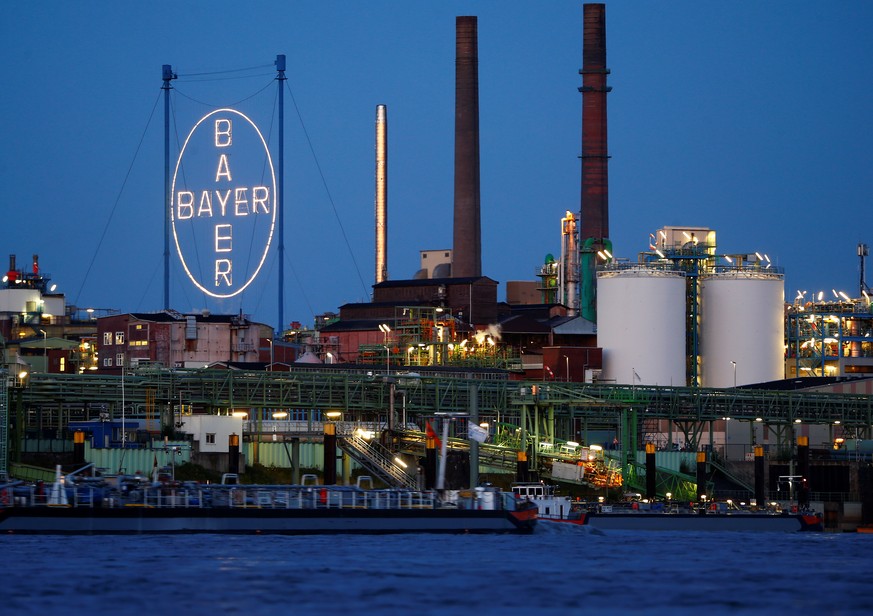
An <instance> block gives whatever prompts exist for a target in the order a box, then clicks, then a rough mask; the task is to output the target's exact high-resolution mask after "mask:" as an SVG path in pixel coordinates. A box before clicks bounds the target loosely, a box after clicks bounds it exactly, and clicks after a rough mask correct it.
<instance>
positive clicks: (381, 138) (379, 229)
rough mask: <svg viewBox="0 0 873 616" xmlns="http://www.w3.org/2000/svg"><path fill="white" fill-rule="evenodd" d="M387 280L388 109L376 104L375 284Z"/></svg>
mask: <svg viewBox="0 0 873 616" xmlns="http://www.w3.org/2000/svg"><path fill="white" fill-rule="evenodd" d="M386 280H388V110H387V108H386V107H385V105H376V284H379V283H380V282H385V281H386Z"/></svg>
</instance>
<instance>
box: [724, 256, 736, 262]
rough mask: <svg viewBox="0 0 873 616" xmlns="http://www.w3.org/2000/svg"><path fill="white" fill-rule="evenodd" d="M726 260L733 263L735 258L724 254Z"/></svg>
mask: <svg viewBox="0 0 873 616" xmlns="http://www.w3.org/2000/svg"><path fill="white" fill-rule="evenodd" d="M724 260H725V261H727V262H728V263H733V262H734V260H733V259H731V258H730V256H728V255H725V256H724Z"/></svg>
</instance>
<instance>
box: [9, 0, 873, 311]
mask: <svg viewBox="0 0 873 616" xmlns="http://www.w3.org/2000/svg"><path fill="white" fill-rule="evenodd" d="M606 5H607V11H606V26H607V64H608V66H609V68H610V69H611V71H612V73H611V75H610V78H609V85H611V86H612V88H613V90H612V93H611V94H610V95H609V100H608V105H609V107H608V109H609V111H608V113H609V150H610V155H611V157H612V158H611V161H610V167H609V179H610V231H611V233H610V234H611V236H612V241H613V246H614V249H615V250H614V252H615V253H616V256H618V257H626V258H630V259H635V258H636V255H637V253H638V252H639V251H641V250H645V249H646V247H647V244H648V235H649V233H650V232H653V231H655V230H656V229H658V228H660V227H662V226H664V225H689V226H692V225H693V226H707V227H710V228H713V229H715V230H716V231H717V233H718V241H719V249H720V251H722V252H731V253H736V252H743V251H747V252H754V251H761V252H766V253H767V254H768V255H769V256H770V257H771V259H772V260H773V261H774V262H775V263H776V264H778V265H780V266H782V267H784V268H785V271H786V285H785V288H786V297H788V298H791V297H793V296H794V295H795V294H796V292H797V290H799V289H803V290H810V291H812V292H816V291H818V290H825V291H826V292H827V293H830V290H831V289H836V290H838V291H839V290H843V291H845V292H847V293H849V294H850V295H853V296H854V295H857V294H858V278H859V261H858V258H857V256H856V246H857V244H858V243H859V242H865V243H867V244H873V231H871V230H873V214H871V208H870V200H871V194H873V179H871V178H873V173H871V169H873V147H871V144H873V119H871V110H873V63H871V58H873V37H871V36H870V34H869V32H870V30H871V27H873V3H869V2H863V1H860V0H859V1H847V2H835V3H828V4H827V5H825V4H822V3H821V2H812V1H807V0H801V1H798V2H775V1H774V2H751V1H748V2H747V1H739V2H730V3H715V2H670V3H663V2H644V1H615V2H607V3H606ZM457 15H477V16H478V18H479V79H480V131H481V132H480V135H481V178H482V195H481V202H482V229H483V238H482V254H483V257H482V261H483V263H482V270H483V274H484V275H487V276H489V277H491V278H493V279H495V280H497V281H499V282H500V283H501V288H500V291H499V298H500V299H503V298H504V297H505V291H504V287H503V284H502V283H505V282H506V281H508V280H527V279H534V272H535V270H536V268H537V266H538V265H539V264H541V263H542V261H543V258H544V256H545V255H546V254H547V253H556V254H557V252H558V251H559V248H560V218H561V216H562V215H563V213H564V212H565V211H566V210H568V209H569V210H573V211H578V209H579V182H580V164H579V159H578V156H579V153H580V149H581V145H580V142H581V95H580V94H579V93H578V91H577V88H578V87H579V85H580V84H581V80H580V79H581V78H580V76H579V74H578V70H579V68H580V67H581V64H582V3H581V2H544V3H539V2H522V1H513V0H502V1H499V2H497V1H495V2H460V1H458V2H399V1H398V2H390V1H380V0H372V1H369V2H338V1H337V2H295V1H289V2H269V1H260V2H259V1H255V2H221V1H217V2H175V1H174V2H161V1H157V2H148V3H144V2H108V1H99V2H97V1H90V2H89V1H85V2H76V3H69V2H9V3H3V4H2V6H0V34H2V36H0V51H2V57H3V58H5V59H6V63H5V74H4V80H5V83H6V86H5V87H4V90H3V94H2V96H0V111H2V115H3V118H4V122H3V125H2V129H0V131H2V132H0V135H2V147H0V179H2V184H3V187H4V191H3V199H2V203H3V205H2V211H3V213H4V217H3V218H4V222H3V233H2V235H0V244H2V247H0V251H2V254H3V258H4V259H5V258H6V257H5V255H6V254H16V255H18V260H19V265H22V264H24V265H26V264H27V263H28V262H29V259H30V256H31V255H32V254H34V253H38V254H39V255H40V263H41V266H42V270H43V271H44V272H48V273H50V274H51V276H52V280H53V282H55V283H57V284H58V290H59V291H62V292H64V293H65V294H66V295H67V301H68V303H71V304H76V305H78V306H80V307H82V308H86V307H96V308H116V309H119V310H124V311H152V310H159V309H161V308H162V306H163V282H162V278H161V275H162V264H163V260H162V259H163V257H162V255H163V197H162V194H163V165H164V162H163V104H162V102H161V101H160V98H159V97H160V93H161V92H160V87H161V84H162V82H161V66H162V65H163V64H171V65H172V66H173V69H174V71H176V72H177V73H178V74H179V79H178V80H177V81H175V82H173V86H174V88H175V90H174V93H173V109H174V114H173V118H174V119H173V122H174V127H173V129H172V133H173V140H174V143H175V140H176V139H178V140H180V141H181V140H184V138H185V136H186V135H187V133H188V132H189V131H190V130H191V128H192V127H193V126H194V123H195V122H196V121H197V119H199V118H200V117H201V116H203V115H205V114H206V113H208V112H209V111H211V110H212V109H214V108H216V107H221V106H235V108H237V109H240V110H241V111H243V112H244V113H246V114H248V115H249V116H250V117H252V119H253V120H254V121H255V122H256V123H257V124H258V125H259V127H260V128H261V130H262V131H263V132H264V134H265V138H267V140H269V141H270V142H271V143H273V144H274V143H275V141H276V139H277V137H276V135H277V129H276V126H275V123H276V115H275V112H274V105H275V97H276V86H275V81H273V77H275V72H274V70H273V67H272V64H273V61H274V60H275V57H276V54H279V53H283V54H285V55H286V56H287V63H288V65H287V71H286V75H287V77H288V90H286V97H285V98H286V106H285V107H286V115H285V121H286V131H285V144H286V149H285V201H286V231H285V233H286V236H285V237H286V267H285V271H286V284H285V309H284V311H285V322H286V323H287V322H290V321H294V320H296V321H301V322H303V323H305V324H311V323H312V318H313V315H314V314H318V313H320V312H323V311H329V310H336V309H337V308H338V307H339V306H340V305H342V304H344V303H346V302H356V301H366V300H367V299H368V294H369V293H370V291H371V289H370V287H371V285H372V283H373V279H374V273H373V271H374V254H373V252H374V248H373V246H374V224H373V194H374V116H375V108H376V105H378V104H386V105H387V106H388V119H389V129H388V131H389V260H388V269H389V275H390V277H391V278H392V279H402V278H409V277H411V276H412V275H413V274H414V272H415V271H416V270H417V269H418V267H419V251H420V250H424V249H438V248H449V247H451V243H452V229H451V221H452V201H453V142H454V125H453V123H454V43H455V41H454V37H455V16H457ZM251 67H256V68H254V69H253V70H250V71H240V72H232V73H230V72H224V71H233V70H235V69H242V68H251ZM212 73H214V74H212ZM219 73H220V74H219ZM230 77H237V78H235V79H230ZM243 77H244V78H243ZM244 99H245V100H244ZM204 103H205V104H204ZM156 104H157V107H156V106H155V105H156ZM298 112H299V115H298ZM301 120H302V122H301ZM174 149H177V146H175V145H174ZM313 153H314V154H313ZM174 163H175V160H174V161H173V164H174ZM868 265H871V264H868ZM868 269H871V268H870V267H868ZM277 271H278V265H277V263H276V253H275V251H271V252H270V254H269V255H268V256H267V259H266V260H265V262H264V266H263V269H262V271H261V273H260V275H259V277H258V278H257V280H256V281H255V282H254V283H252V284H251V285H250V287H249V288H247V289H246V291H245V292H244V294H243V295H242V296H241V297H240V296H237V297H235V298H231V299H225V300H220V301H219V300H213V299H210V298H207V297H205V296H204V295H203V294H202V293H201V292H200V291H198V289H197V288H196V287H195V286H194V285H193V284H192V283H191V282H190V281H188V280H187V278H185V277H184V274H183V272H182V270H181V268H180V264H179V258H178V257H177V256H176V254H175V250H174V251H173V258H172V266H171V272H172V275H171V279H172V283H171V291H170V295H171V303H172V305H173V307H174V308H175V309H177V310H180V311H189V310H200V309H203V308H208V309H210V310H212V311H213V312H230V313H235V312H237V311H239V310H240V309H241V310H242V311H243V312H244V313H246V314H250V315H252V317H253V318H255V319H256V320H259V321H262V322H265V323H270V324H273V325H275V324H276V320H277V295H276V288H277V282H276V280H277ZM867 281H868V283H870V282H873V275H868V276H867Z"/></svg>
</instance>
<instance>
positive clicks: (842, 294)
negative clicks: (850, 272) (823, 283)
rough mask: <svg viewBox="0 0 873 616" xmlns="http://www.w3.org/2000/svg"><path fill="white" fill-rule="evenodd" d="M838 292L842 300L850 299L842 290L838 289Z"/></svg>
mask: <svg viewBox="0 0 873 616" xmlns="http://www.w3.org/2000/svg"><path fill="white" fill-rule="evenodd" d="M839 293H840V297H842V298H843V299H844V300H846V301H847V302H850V301H852V300H850V299H849V296H848V295H846V294H845V293H843V292H842V291H840V292H839Z"/></svg>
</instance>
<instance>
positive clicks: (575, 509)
mask: <svg viewBox="0 0 873 616" xmlns="http://www.w3.org/2000/svg"><path fill="white" fill-rule="evenodd" d="M512 492H513V493H514V494H515V495H516V497H517V498H519V499H527V500H529V501H530V502H532V503H534V504H535V505H536V506H537V509H538V518H539V519H540V520H544V521H549V522H562V523H569V524H577V525H580V526H584V527H586V528H589V529H591V530H601V531H613V530H614V531H625V530H630V531H653V530H661V531H703V530H705V531H751V532H761V531H783V532H791V531H822V530H824V526H823V524H822V518H821V516H820V515H818V514H816V513H815V512H810V511H790V512H789V511H783V510H782V509H781V507H778V506H771V507H768V508H767V509H766V510H763V511H749V510H746V509H740V508H737V507H732V506H731V503H729V502H719V503H712V502H710V503H707V504H706V505H705V506H703V505H700V506H695V507H691V506H686V507H681V506H679V504H678V503H676V502H670V503H663V502H658V503H647V502H642V501H640V500H639V499H638V498H633V497H639V495H634V494H630V495H628V496H629V498H628V500H627V502H623V503H615V504H605V503H600V502H598V503H587V502H580V501H574V500H573V499H571V498H570V497H569V496H558V495H556V494H555V486H553V485H548V484H545V483H543V482H519V483H514V484H512Z"/></svg>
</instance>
